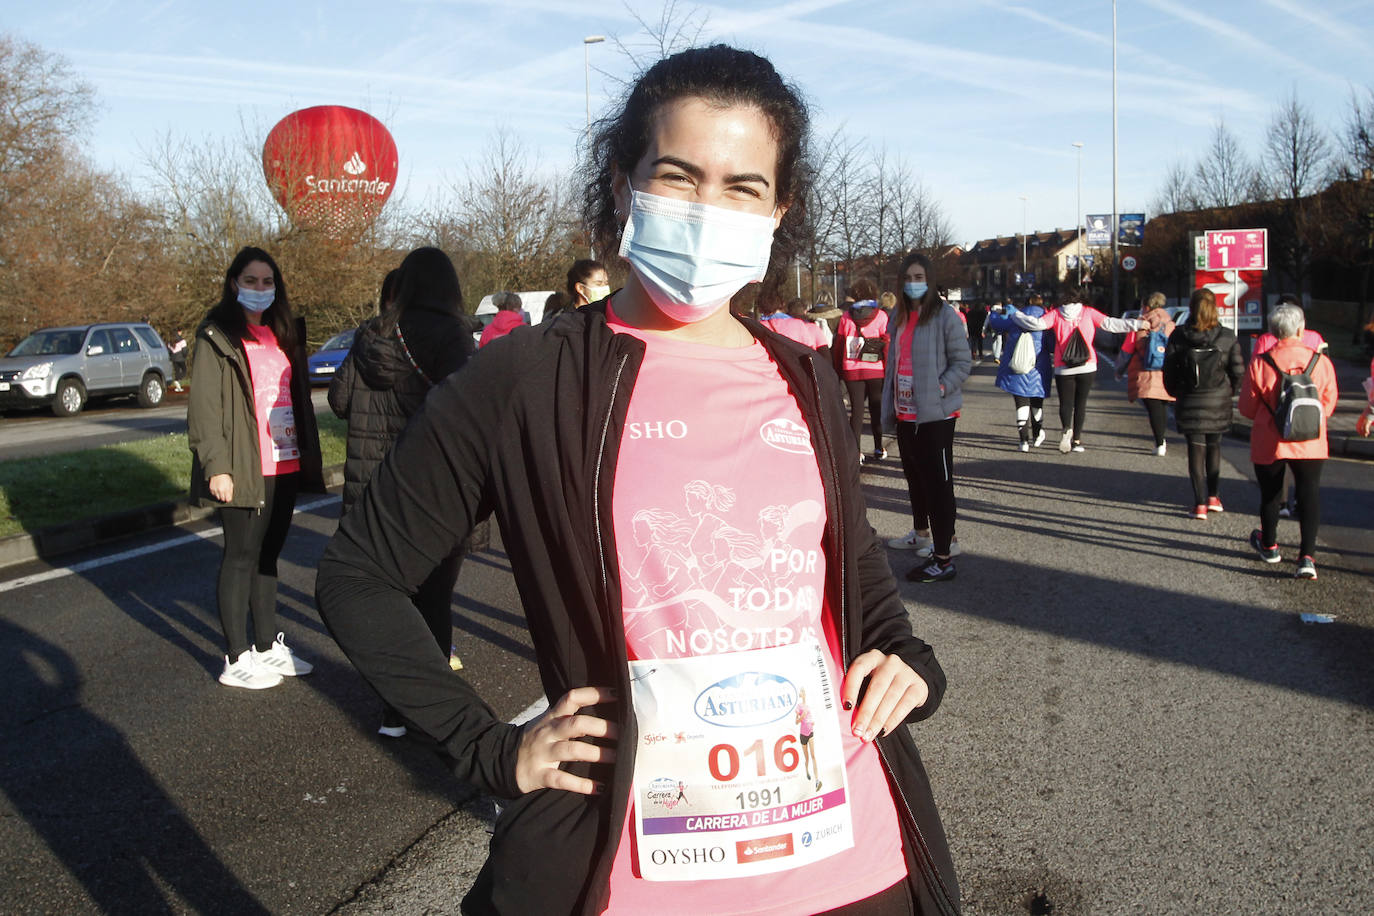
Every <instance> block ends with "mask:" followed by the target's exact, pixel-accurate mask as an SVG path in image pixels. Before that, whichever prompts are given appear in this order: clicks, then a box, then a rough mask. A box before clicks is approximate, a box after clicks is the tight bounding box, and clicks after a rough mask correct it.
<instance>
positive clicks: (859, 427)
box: [830, 277, 888, 462]
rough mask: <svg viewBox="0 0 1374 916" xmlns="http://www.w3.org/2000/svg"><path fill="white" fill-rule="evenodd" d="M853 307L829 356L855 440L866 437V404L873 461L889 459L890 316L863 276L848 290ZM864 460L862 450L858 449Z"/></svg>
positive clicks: (842, 322) (874, 288)
mask: <svg viewBox="0 0 1374 916" xmlns="http://www.w3.org/2000/svg"><path fill="white" fill-rule="evenodd" d="M849 295H851V296H853V297H854V300H855V301H854V304H853V305H851V306H850V307H849V311H847V312H845V313H844V314H843V315H841V316H840V323H839V326H838V327H836V328H835V341H834V343H833V344H832V345H831V348H830V355H831V358H832V359H833V360H834V361H835V369H836V370H837V371H838V372H839V373H840V379H841V380H842V381H843V382H844V387H845V390H846V392H848V394H849V423H850V428H851V429H853V430H854V441H855V443H859V442H860V441H861V440H860V436H861V435H862V434H863V425H864V404H865V403H867V404H868V423H869V429H871V430H872V432H873V460H874V461H881V460H882V459H884V458H886V457H887V449H885V448H883V428H882V411H883V404H882V399H883V367H884V365H885V363H884V356H885V354H886V353H887V340H888V338H887V313H886V312H884V311H883V310H882V309H880V308H878V303H877V299H878V287H877V286H876V285H874V283H873V281H872V280H870V279H868V278H867V277H861V278H860V279H858V280H857V281H855V283H854V285H853V286H851V287H850V288H849ZM859 461H860V462H862V461H863V447H862V446H860V447H859Z"/></svg>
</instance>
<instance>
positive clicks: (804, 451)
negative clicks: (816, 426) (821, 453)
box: [759, 417, 814, 455]
mask: <svg viewBox="0 0 1374 916" xmlns="http://www.w3.org/2000/svg"><path fill="white" fill-rule="evenodd" d="M759 436H760V437H761V438H762V439H763V441H764V442H766V443H768V444H769V445H771V446H772V447H773V448H775V449H777V450H778V451H780V452H788V453H790V454H793V455H811V454H814V452H813V451H812V449H811V433H810V431H809V430H807V428H806V427H805V426H802V425H801V424H800V423H794V422H792V421H791V420H788V419H786V418H784V417H779V418H778V419H776V420H769V421H768V422H767V423H765V424H763V425H762V426H760V427H759Z"/></svg>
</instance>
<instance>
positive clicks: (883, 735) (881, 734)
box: [878, 726, 887, 738]
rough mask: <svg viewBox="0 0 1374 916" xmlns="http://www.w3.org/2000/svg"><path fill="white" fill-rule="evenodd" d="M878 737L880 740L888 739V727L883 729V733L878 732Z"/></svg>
mask: <svg viewBox="0 0 1374 916" xmlns="http://www.w3.org/2000/svg"><path fill="white" fill-rule="evenodd" d="M878 737H879V738H886V737H887V727H886V726H884V727H883V730H882V731H880V732H878Z"/></svg>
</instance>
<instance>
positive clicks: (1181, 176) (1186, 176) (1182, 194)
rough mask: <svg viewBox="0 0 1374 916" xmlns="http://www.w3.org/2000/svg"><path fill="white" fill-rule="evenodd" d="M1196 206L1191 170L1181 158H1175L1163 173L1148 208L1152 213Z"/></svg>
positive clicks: (1171, 211) (1176, 211) (1189, 208)
mask: <svg viewBox="0 0 1374 916" xmlns="http://www.w3.org/2000/svg"><path fill="white" fill-rule="evenodd" d="M1196 206H1197V190H1196V189H1195V188H1194V186H1193V170H1192V169H1190V168H1189V167H1188V165H1187V164H1186V163H1184V162H1183V161H1182V160H1175V161H1174V162H1172V163H1171V164H1170V165H1169V168H1168V169H1167V170H1166V171H1165V173H1164V183H1163V184H1161V185H1160V187H1159V192H1158V193H1157V194H1156V195H1155V199H1154V202H1153V203H1152V204H1151V206H1150V209H1151V211H1152V212H1154V213H1157V214H1158V213H1182V212H1184V211H1185V210H1192V209H1195V208H1196Z"/></svg>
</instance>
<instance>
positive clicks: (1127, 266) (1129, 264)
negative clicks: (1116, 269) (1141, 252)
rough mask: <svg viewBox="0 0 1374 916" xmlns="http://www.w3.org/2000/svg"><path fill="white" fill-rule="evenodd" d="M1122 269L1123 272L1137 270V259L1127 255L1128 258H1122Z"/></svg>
mask: <svg viewBox="0 0 1374 916" xmlns="http://www.w3.org/2000/svg"><path fill="white" fill-rule="evenodd" d="M1121 269H1122V270H1135V258H1134V257H1133V256H1131V255H1129V254H1128V255H1126V257H1124V258H1122V259H1121Z"/></svg>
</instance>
